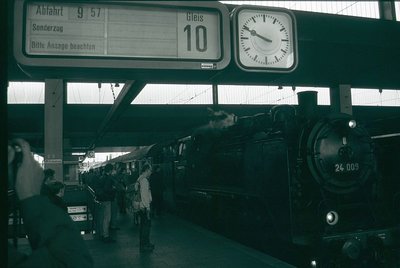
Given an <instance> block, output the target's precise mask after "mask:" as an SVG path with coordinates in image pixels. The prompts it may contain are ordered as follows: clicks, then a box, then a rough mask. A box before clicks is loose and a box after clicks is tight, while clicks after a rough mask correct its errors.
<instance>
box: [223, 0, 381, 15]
mask: <svg viewBox="0 0 400 268" xmlns="http://www.w3.org/2000/svg"><path fill="white" fill-rule="evenodd" d="M220 2H221V3H223V4H233V5H259V6H271V7H284V8H287V9H292V10H303V11H312V12H321V13H329V14H337V15H347V16H357V17H367V18H375V19H378V18H379V7H378V1H220Z"/></svg>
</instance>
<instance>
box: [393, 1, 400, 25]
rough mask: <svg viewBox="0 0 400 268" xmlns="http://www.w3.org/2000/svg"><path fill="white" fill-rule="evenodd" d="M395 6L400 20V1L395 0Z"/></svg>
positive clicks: (397, 18) (397, 17)
mask: <svg viewBox="0 0 400 268" xmlns="http://www.w3.org/2000/svg"><path fill="white" fill-rule="evenodd" d="M394 8H395V11H396V20H397V21H400V1H396V2H394Z"/></svg>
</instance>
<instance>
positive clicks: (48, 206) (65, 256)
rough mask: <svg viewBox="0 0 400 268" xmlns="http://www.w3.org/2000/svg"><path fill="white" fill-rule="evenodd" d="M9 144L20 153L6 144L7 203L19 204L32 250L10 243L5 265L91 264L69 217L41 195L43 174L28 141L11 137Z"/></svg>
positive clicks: (13, 267)
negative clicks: (27, 252) (18, 247)
mask: <svg viewBox="0 0 400 268" xmlns="http://www.w3.org/2000/svg"><path fill="white" fill-rule="evenodd" d="M12 144H14V145H13V146H16V145H17V146H18V147H19V148H20V149H21V152H20V153H19V152H18V153H17V150H16V149H14V148H15V147H13V146H10V145H9V146H8V173H9V176H8V177H9V178H8V185H9V201H8V203H9V205H13V204H15V203H16V202H17V203H18V206H19V209H20V211H21V213H22V219H23V222H24V229H25V231H26V233H27V236H28V239H29V242H30V246H31V249H32V252H31V253H30V254H29V255H26V254H24V253H22V252H20V251H18V250H17V249H16V248H15V247H13V246H12V245H11V244H9V245H8V250H7V255H8V258H7V267H9V268H22V267H25V268H29V267H31V268H34V267H40V268H56V267H76V268H91V267H93V259H92V257H91V255H90V253H89V250H88V249H87V247H86V245H85V242H84V240H83V239H82V237H81V235H80V233H79V231H78V230H77V229H76V227H75V224H74V222H73V221H72V219H71V218H70V217H69V216H68V215H67V214H66V213H65V212H64V211H62V209H60V208H59V207H57V206H56V205H54V204H53V203H52V202H51V201H50V200H49V199H48V198H47V197H45V196H43V195H41V194H40V189H41V186H42V183H43V179H44V173H43V169H42V168H41V167H40V166H39V163H38V162H36V160H35V159H34V158H33V156H32V153H31V150H30V146H29V144H28V143H27V142H26V141H24V140H22V139H16V140H13V141H12ZM18 151H19V150H18ZM17 154H21V157H17V156H16V155H17ZM17 159H19V160H17ZM14 167H16V168H14ZM14 192H15V193H16V194H14ZM10 193H11V195H10ZM15 205H16V204H15ZM4 265H5V264H4Z"/></svg>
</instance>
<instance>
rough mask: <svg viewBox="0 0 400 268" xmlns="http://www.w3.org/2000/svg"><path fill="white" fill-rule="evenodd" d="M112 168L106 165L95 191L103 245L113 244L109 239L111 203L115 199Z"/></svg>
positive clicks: (111, 239)
mask: <svg viewBox="0 0 400 268" xmlns="http://www.w3.org/2000/svg"><path fill="white" fill-rule="evenodd" d="M112 170H113V166H112V165H111V164H107V165H106V166H105V168H104V175H103V176H101V178H100V181H99V184H98V186H97V189H96V198H97V200H98V201H100V202H101V212H102V213H101V219H102V221H101V240H102V241H103V242H105V243H111V242H115V240H114V239H113V238H111V237H110V231H109V228H110V223H111V202H112V201H113V200H114V199H115V188H114V186H113V179H112V176H111V172H112Z"/></svg>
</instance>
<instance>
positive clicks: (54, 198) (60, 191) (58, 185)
mask: <svg viewBox="0 0 400 268" xmlns="http://www.w3.org/2000/svg"><path fill="white" fill-rule="evenodd" d="M47 187H48V190H49V192H48V198H49V199H50V201H51V202H53V204H54V205H56V206H58V207H60V208H61V209H62V210H64V211H65V212H68V207H67V205H66V204H65V202H64V200H63V199H62V197H63V196H64V190H65V185H64V183H62V182H60V181H54V182H51V183H49V184H48V185H47Z"/></svg>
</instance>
